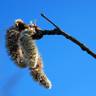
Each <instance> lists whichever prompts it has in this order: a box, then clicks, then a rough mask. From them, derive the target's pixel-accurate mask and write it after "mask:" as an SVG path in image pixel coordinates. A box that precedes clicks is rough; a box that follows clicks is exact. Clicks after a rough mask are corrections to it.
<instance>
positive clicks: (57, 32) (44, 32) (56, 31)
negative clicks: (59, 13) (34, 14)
mask: <svg viewBox="0 0 96 96" xmlns="http://www.w3.org/2000/svg"><path fill="white" fill-rule="evenodd" d="M41 16H42V17H43V18H45V19H46V20H47V21H48V22H50V23H51V24H52V25H53V26H55V27H56V28H55V29H54V30H40V31H39V32H37V33H36V34H35V35H34V36H33V39H41V38H42V37H43V36H44V35H62V36H64V37H65V38H66V39H69V40H70V41H72V42H73V43H75V44H76V45H78V46H79V47H80V48H81V49H82V50H83V51H86V52H87V53H88V54H89V55H91V56H92V57H94V58H95V59H96V54H95V53H94V52H92V51H91V50H90V49H89V48H88V47H86V46H85V45H84V44H83V43H81V42H80V41H78V40H77V39H75V38H74V37H72V36H70V35H69V34H67V33H65V32H64V31H62V30H61V29H60V28H59V27H58V26H57V25H56V24H54V23H53V22H52V21H51V20H49V19H48V18H47V17H46V16H45V15H43V14H41Z"/></svg>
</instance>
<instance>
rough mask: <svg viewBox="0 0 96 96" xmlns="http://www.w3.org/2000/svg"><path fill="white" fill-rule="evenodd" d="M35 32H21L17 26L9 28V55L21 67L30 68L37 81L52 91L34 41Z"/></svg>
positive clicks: (7, 40)
mask: <svg viewBox="0 0 96 96" xmlns="http://www.w3.org/2000/svg"><path fill="white" fill-rule="evenodd" d="M31 29H32V28H31ZM34 31H35V30H34V29H33V31H32V30H29V29H25V30H22V32H19V30H18V29H17V28H16V27H15V26H12V27H11V28H9V29H8V30H7V34H6V45H7V49H8V53H9V55H10V56H11V58H12V59H13V61H15V63H16V64H17V65H18V66H19V67H22V68H24V67H28V68H29V70H30V73H31V75H32V77H33V79H34V80H35V81H37V82H39V84H40V85H43V86H44V87H45V88H49V89H50V88H51V86H52V85H51V82H50V81H49V79H48V78H47V76H46V74H45V73H44V70H43V63H42V60H41V58H40V56H39V53H38V49H37V46H36V45H35V40H33V39H32V34H33V33H34ZM32 32H33V33H32Z"/></svg>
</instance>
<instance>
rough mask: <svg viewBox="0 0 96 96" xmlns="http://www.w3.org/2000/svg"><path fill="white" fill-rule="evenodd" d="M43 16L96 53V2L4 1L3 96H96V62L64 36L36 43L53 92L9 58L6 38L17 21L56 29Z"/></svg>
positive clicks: (0, 11) (0, 19) (0, 26)
mask: <svg viewBox="0 0 96 96" xmlns="http://www.w3.org/2000/svg"><path fill="white" fill-rule="evenodd" d="M41 12H43V13H45V14H46V15H47V16H48V17H49V18H50V19H51V20H52V21H54V22H55V23H56V24H57V25H59V26H60V27H61V28H62V29H63V30H64V31H66V32H67V33H69V34H70V35H72V36H74V37H76V38H78V40H80V41H81V42H83V43H84V44H85V45H87V46H88V47H89V48H90V49H92V50H93V51H94V52H96V0H0V96H3V94H4V93H5V95H4V96H96V60H95V59H94V58H92V57H91V56H90V55H88V54H87V53H86V52H83V51H82V50H81V49H80V48H79V47H78V46H77V45H75V44H74V43H72V42H70V41H69V40H66V39H65V38H63V37H62V36H45V37H44V38H43V39H42V40H39V41H36V43H37V45H38V48H39V50H40V54H41V56H42V58H43V62H44V70H45V72H46V74H47V75H48V77H49V78H50V80H51V81H52V84H53V87H52V89H51V90H47V89H44V88H43V87H42V86H39V84H38V83H36V82H35V81H34V80H33V79H32V77H31V76H30V75H29V70H28V69H20V68H18V67H17V66H16V65H15V64H14V63H13V62H12V61H11V59H10V58H9V56H8V54H7V51H6V47H5V34H6V30H7V28H8V27H10V26H11V25H12V24H13V23H14V20H15V19H17V18H22V19H23V20H24V21H25V22H26V23H29V21H31V20H33V21H34V20H36V21H37V25H39V26H40V27H41V28H42V29H52V28H54V27H53V26H52V25H50V24H49V23H47V22H46V21H45V20H44V19H43V18H42V17H41V16H40V13H41ZM13 77H14V79H13Z"/></svg>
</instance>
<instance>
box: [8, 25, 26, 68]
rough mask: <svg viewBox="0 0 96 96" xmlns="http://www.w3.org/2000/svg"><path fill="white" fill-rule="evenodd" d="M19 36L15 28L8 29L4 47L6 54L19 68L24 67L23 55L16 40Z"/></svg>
mask: <svg viewBox="0 0 96 96" xmlns="http://www.w3.org/2000/svg"><path fill="white" fill-rule="evenodd" d="M19 36H20V32H19V31H18V29H17V28H16V27H15V26H12V27H10V28H9V29H8V30H7V33H6V47H7V50H8V54H9V56H10V57H11V59H12V60H13V61H14V62H15V64H16V65H18V66H19V67H21V68H24V67H26V63H25V61H24V57H23V53H22V50H21V48H20V46H19V45H18V38H19Z"/></svg>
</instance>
